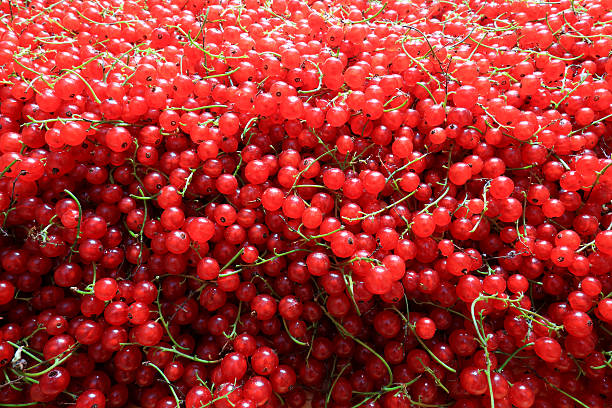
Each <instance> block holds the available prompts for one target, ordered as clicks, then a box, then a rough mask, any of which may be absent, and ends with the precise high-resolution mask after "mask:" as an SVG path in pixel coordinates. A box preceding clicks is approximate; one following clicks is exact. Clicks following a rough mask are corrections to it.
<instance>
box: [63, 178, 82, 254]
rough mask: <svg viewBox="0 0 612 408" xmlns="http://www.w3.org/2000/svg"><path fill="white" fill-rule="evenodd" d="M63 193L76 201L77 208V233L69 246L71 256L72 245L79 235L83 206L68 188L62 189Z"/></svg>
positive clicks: (74, 244) (73, 245)
mask: <svg viewBox="0 0 612 408" xmlns="http://www.w3.org/2000/svg"><path fill="white" fill-rule="evenodd" d="M64 193H66V194H68V195H69V196H70V198H72V199H73V200H74V202H75V203H76V205H77V207H78V209H79V220H78V222H77V227H76V228H77V233H76V239H75V240H74V242H73V243H72V247H71V248H70V255H71V256H72V252H73V251H74V247H75V246H76V243H77V242H78V240H79V238H80V237H81V221H82V219H83V207H81V202H80V201H79V199H78V198H77V197H76V196H75V195H74V194H73V193H72V192H71V191H70V190H68V189H64Z"/></svg>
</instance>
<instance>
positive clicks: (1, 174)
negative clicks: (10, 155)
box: [0, 159, 19, 178]
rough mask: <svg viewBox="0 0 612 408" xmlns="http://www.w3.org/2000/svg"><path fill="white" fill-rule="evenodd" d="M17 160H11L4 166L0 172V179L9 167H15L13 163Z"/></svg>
mask: <svg viewBox="0 0 612 408" xmlns="http://www.w3.org/2000/svg"><path fill="white" fill-rule="evenodd" d="M18 161H19V160H17V159H15V160H13V161H12V162H11V163H10V164H9V165H8V166H6V167H5V168H4V169H3V170H2V172H0V178H2V177H3V176H4V175H5V174H6V173H7V172H8V171H9V170H10V169H11V167H13V166H14V165H15V163H17V162H18Z"/></svg>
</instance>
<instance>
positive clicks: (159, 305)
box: [155, 290, 188, 350]
mask: <svg viewBox="0 0 612 408" xmlns="http://www.w3.org/2000/svg"><path fill="white" fill-rule="evenodd" d="M160 293H161V290H158V291H157V302H155V303H157V313H158V315H159V320H160V321H161V324H162V326H164V329H165V330H166V333H167V334H168V337H169V338H170V341H171V342H172V344H174V346H175V347H178V348H180V349H183V350H188V348H187V347H183V346H181V345H180V344H178V343H177V342H176V340H174V337H172V333H170V329H169V328H168V322H166V319H165V318H164V315H163V314H162V310H161V302H160V301H159V296H160Z"/></svg>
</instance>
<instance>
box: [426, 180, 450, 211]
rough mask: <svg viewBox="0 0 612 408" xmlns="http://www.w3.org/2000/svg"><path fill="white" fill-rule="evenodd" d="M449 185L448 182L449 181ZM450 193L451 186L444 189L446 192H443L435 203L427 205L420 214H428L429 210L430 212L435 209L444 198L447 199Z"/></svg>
mask: <svg viewBox="0 0 612 408" xmlns="http://www.w3.org/2000/svg"><path fill="white" fill-rule="evenodd" d="M447 183H448V180H447ZM449 191H450V186H446V188H445V189H444V191H443V192H442V194H440V196H439V197H438V198H436V200H435V201H433V202H432V203H429V204H427V205H426V206H425V207H423V209H422V210H421V211H419V214H423V213H424V212H426V211H427V210H429V209H430V208H431V207H433V206H434V205H438V203H439V202H440V201H441V200H442V199H443V198H444V197H446V195H447V194H448V192H449Z"/></svg>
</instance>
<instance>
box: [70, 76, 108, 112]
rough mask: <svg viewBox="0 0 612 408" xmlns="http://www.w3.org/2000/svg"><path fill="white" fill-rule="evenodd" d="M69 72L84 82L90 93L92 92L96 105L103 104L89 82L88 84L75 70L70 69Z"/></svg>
mask: <svg viewBox="0 0 612 408" xmlns="http://www.w3.org/2000/svg"><path fill="white" fill-rule="evenodd" d="M67 71H69V72H72V73H73V74H74V75H76V76H77V77H79V79H80V80H81V81H83V84H85V86H86V87H87V89H89V92H91V97H92V98H93V100H94V101H96V103H98V104H100V103H102V101H101V100H100V98H98V95H96V92H95V91H94V90H93V88H92V87H91V85H90V84H89V82H87V81H86V80H85V78H83V77H82V76H81V74H79V73H78V72H76V70H73V69H68V70H67Z"/></svg>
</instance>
